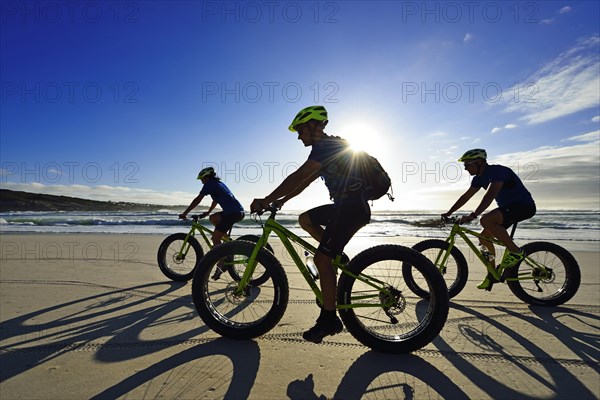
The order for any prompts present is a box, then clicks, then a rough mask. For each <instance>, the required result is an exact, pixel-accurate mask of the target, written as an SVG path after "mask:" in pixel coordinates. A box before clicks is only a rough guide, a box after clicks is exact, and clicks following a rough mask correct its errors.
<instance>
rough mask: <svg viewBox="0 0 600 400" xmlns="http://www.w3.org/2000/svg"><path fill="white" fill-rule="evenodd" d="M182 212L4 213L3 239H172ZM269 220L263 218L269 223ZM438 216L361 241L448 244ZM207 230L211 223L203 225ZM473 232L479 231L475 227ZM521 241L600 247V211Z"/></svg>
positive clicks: (532, 224) (396, 214) (382, 229)
mask: <svg viewBox="0 0 600 400" xmlns="http://www.w3.org/2000/svg"><path fill="white" fill-rule="evenodd" d="M177 214H178V213H177V212H176V211H172V210H159V211H156V212H131V211H122V212H66V211H65V212H5V213H0V232H2V233H102V234H105V233H106V234H110V233H130V234H160V235H169V234H171V233H176V232H185V231H186V230H187V229H188V228H189V225H190V222H189V221H187V222H185V221H181V220H178V218H177ZM298 214H299V212H291V211H280V212H279V214H278V215H277V220H278V221H279V222H280V223H282V224H283V225H284V226H286V227H287V228H288V229H290V230H291V231H293V232H294V233H296V234H298V235H300V236H306V233H305V232H304V231H303V230H302V229H301V228H300V226H299V225H298ZM266 217H267V216H266V215H264V216H263V217H262V218H263V220H265V219H266ZM438 221H439V213H431V212H424V211H378V212H373V215H372V217H371V223H370V224H368V225H367V226H366V227H364V228H363V229H361V230H360V231H359V232H358V233H357V236H362V237H371V236H375V237H390V236H407V237H423V238H430V237H431V238H434V237H435V238H443V237H445V236H446V233H445V232H447V230H448V229H444V230H442V229H440V227H439V226H438V224H437V222H438ZM204 223H205V224H207V226H210V223H209V222H208V221H207V220H204ZM471 226H472V227H473V229H474V230H478V229H479V225H478V224H477V225H476V224H472V225H471ZM260 231H261V229H260V225H259V224H258V223H257V222H256V221H255V220H254V219H253V218H252V217H251V216H250V215H248V214H247V215H246V218H245V219H244V220H243V221H241V222H239V223H237V224H236V225H235V227H234V232H233V235H234V236H240V235H244V234H258V233H260ZM516 237H517V238H518V239H519V240H527V241H532V240H546V241H554V240H561V241H589V242H597V243H598V246H600V212H599V211H598V210H562V211H556V210H552V211H550V210H548V211H544V210H539V211H538V213H537V214H536V215H535V216H534V217H533V218H531V219H529V220H527V221H523V222H521V223H519V226H518V229H517V235H516Z"/></svg>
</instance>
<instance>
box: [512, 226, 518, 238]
mask: <svg viewBox="0 0 600 400" xmlns="http://www.w3.org/2000/svg"><path fill="white" fill-rule="evenodd" d="M517 224H518V222H515V223H514V225H513V227H512V230H511V231H510V238H511V239H512V238H513V236H515V231H516V230H517Z"/></svg>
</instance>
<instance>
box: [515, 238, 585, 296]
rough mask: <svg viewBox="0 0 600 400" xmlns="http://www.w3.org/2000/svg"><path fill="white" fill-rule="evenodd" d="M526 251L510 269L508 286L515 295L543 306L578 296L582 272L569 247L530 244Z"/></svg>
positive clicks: (551, 244)
mask: <svg viewBox="0 0 600 400" xmlns="http://www.w3.org/2000/svg"><path fill="white" fill-rule="evenodd" d="M523 250H525V254H527V257H526V258H525V260H523V261H521V262H520V263H519V264H518V265H516V266H514V267H512V268H508V269H507V270H506V272H507V284H508V287H509V288H510V290H511V291H512V292H513V294H514V295H515V296H517V297H518V298H519V299H521V300H523V301H524V302H526V303H529V304H532V305H539V306H558V305H560V304H563V303H566V302H567V301H569V300H571V298H573V296H575V293H577V290H578V289H579V284H580V282H581V272H580V270H579V264H577V260H575V257H573V255H572V254H571V253H569V251H568V250H566V249H565V248H563V247H560V246H558V245H556V244H553V243H548V242H533V243H528V244H526V245H524V246H523ZM542 265H543V266H544V267H545V268H546V271H544V270H543V269H542V268H541V266H542ZM511 279H518V280H511Z"/></svg>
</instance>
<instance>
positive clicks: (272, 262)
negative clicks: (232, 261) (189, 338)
mask: <svg viewBox="0 0 600 400" xmlns="http://www.w3.org/2000/svg"><path fill="white" fill-rule="evenodd" d="M254 247H255V243H252V242H247V241H243V240H234V241H231V242H228V243H223V244H221V245H219V246H216V247H215V248H213V249H212V250H211V251H209V252H208V253H207V254H206V255H205V256H204V258H203V259H202V260H201V261H200V264H199V265H198V267H197V268H196V273H195V274H194V279H193V281H192V298H193V300H194V306H195V307H196V311H197V313H198V315H199V316H200V318H201V319H202V321H204V323H205V324H206V325H207V326H208V327H209V328H211V329H212V330H213V331H215V332H216V333H218V334H220V335H222V336H225V337H228V338H231V339H239V340H245V339H252V338H255V337H258V336H261V335H264V334H265V333H267V332H269V331H270V330H271V329H273V327H275V326H276V325H277V323H278V322H279V321H280V320H281V317H282V316H283V314H284V313H285V310H286V308H287V304H288V298H289V285H288V281H287V277H286V275H285V272H284V270H283V267H282V266H281V263H280V262H279V261H278V260H277V259H276V258H275V256H274V255H273V253H271V252H269V251H267V250H265V249H264V248H263V249H261V250H260V252H259V253H258V258H257V259H258V262H259V264H260V265H261V266H262V267H264V268H265V269H266V271H267V272H268V278H269V282H268V284H267V285H263V286H260V287H258V286H255V285H252V284H250V285H249V286H248V288H249V290H252V291H254V292H253V293H257V294H258V295H260V294H261V293H262V291H272V303H271V304H259V306H260V307H258V309H259V310H260V311H261V312H262V311H263V310H265V311H266V313H265V315H264V316H262V317H261V318H259V319H257V320H255V321H250V322H243V321H241V322H240V321H235V320H233V319H232V318H233V317H235V316H237V315H239V314H241V313H242V312H243V311H245V310H247V309H248V308H250V307H252V306H253V301H248V298H249V297H250V295H249V296H248V298H245V299H239V298H237V299H236V298H233V296H231V289H232V288H233V286H236V285H235V284H236V282H235V281H232V282H230V283H229V286H227V287H224V289H221V290H217V291H215V292H214V293H215V294H219V293H221V294H222V295H223V296H225V297H224V298H222V299H220V300H219V301H215V302H213V301H212V299H211V297H210V295H211V293H213V292H211V291H210V290H209V285H211V284H213V285H214V284H215V281H213V280H211V274H212V271H213V270H214V268H216V265H217V262H218V261H219V260H221V259H223V258H234V257H235V256H236V255H237V256H244V257H250V255H251V254H252V251H253V250H254ZM266 293H270V292H266ZM228 295H229V297H227V296H228ZM231 299H233V302H230V301H229V300H231ZM236 301H237V303H236ZM259 301H261V302H262V301H264V300H259ZM225 302H228V303H227V304H225ZM224 305H227V306H230V307H232V308H231V309H229V310H227V312H225V313H222V312H219V310H217V307H219V306H224ZM267 308H268V310H267ZM250 314H251V316H252V317H255V314H254V313H250Z"/></svg>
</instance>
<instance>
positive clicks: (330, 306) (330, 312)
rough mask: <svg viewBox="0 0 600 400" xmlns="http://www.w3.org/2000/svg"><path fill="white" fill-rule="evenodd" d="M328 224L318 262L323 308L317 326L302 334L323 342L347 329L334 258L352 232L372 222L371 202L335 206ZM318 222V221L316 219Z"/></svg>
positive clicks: (340, 251)
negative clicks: (340, 313) (339, 308)
mask: <svg viewBox="0 0 600 400" xmlns="http://www.w3.org/2000/svg"><path fill="white" fill-rule="evenodd" d="M331 211H332V212H331V214H330V217H329V221H328V222H327V227H326V228H325V232H324V233H323V236H322V240H321V243H320V244H319V248H318V250H317V253H316V254H315V265H316V266H317V269H318V270H319V274H320V277H321V278H320V279H321V291H322V293H323V308H322V309H321V314H320V315H319V318H318V319H317V322H316V324H315V326H313V327H312V328H310V329H309V330H307V331H306V332H304V333H303V334H302V337H303V338H304V339H306V340H309V341H311V342H314V343H320V342H321V341H322V340H323V338H324V337H325V336H328V335H335V334H336V333H339V332H341V331H342V329H343V324H342V321H341V320H340V319H339V317H338V316H337V312H336V307H335V303H336V301H335V300H336V299H335V297H336V276H335V272H334V271H333V268H332V267H331V261H332V259H333V258H334V257H336V256H337V255H338V254H342V251H343V250H344V247H345V246H346V244H347V243H348V242H349V241H350V239H351V238H352V236H354V234H355V233H356V232H357V231H358V230H359V229H360V228H361V227H362V226H364V225H366V224H367V223H368V222H369V219H370V216H371V213H370V210H369V205H368V204H367V203H366V202H365V203H364V205H363V204H362V203H360V204H358V205H357V204H344V205H340V206H337V205H336V206H334V207H333V208H331ZM313 222H314V221H313Z"/></svg>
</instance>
